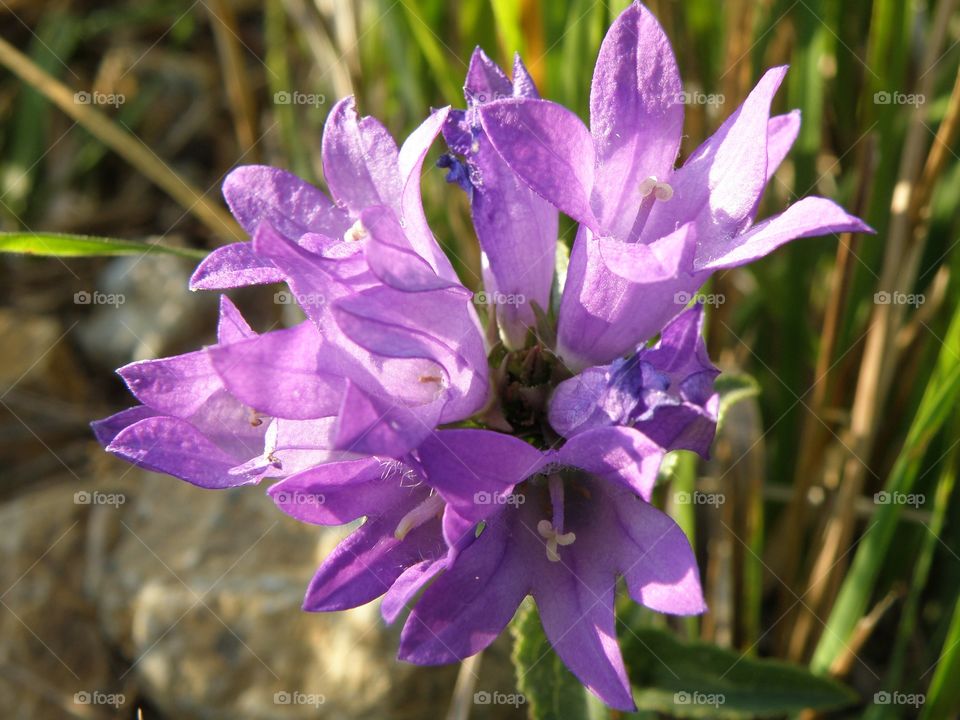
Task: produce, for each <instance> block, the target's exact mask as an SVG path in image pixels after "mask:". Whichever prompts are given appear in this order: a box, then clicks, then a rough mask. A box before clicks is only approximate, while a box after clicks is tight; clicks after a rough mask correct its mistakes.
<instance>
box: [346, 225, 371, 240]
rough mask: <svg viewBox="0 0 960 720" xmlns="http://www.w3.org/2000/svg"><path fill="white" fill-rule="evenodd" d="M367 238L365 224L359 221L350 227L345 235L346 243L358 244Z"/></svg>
mask: <svg viewBox="0 0 960 720" xmlns="http://www.w3.org/2000/svg"><path fill="white" fill-rule="evenodd" d="M366 236H367V229H366V228H365V227H364V226H363V222H362V221H360V220H357V221H356V222H355V223H354V224H353V225H351V226H350V229H349V230H347V231H346V232H345V233H344V234H343V240H344V242H357V241H358V240H363V239H364V238H365V237H366Z"/></svg>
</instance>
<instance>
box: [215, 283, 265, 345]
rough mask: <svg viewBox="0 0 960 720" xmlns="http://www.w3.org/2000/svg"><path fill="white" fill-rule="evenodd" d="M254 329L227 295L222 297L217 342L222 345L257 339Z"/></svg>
mask: <svg viewBox="0 0 960 720" xmlns="http://www.w3.org/2000/svg"><path fill="white" fill-rule="evenodd" d="M256 335H257V334H256V333H255V332H254V331H253V328H251V327H250V325H249V324H248V323H247V321H246V320H244V319H243V315H241V314H240V311H239V310H238V309H237V306H236V305H234V304H233V302H232V301H231V300H230V298H228V297H227V296H226V295H221V296H220V320H219V322H218V323H217V342H218V343H220V344H221V345H226V344H228V343H232V342H237V341H239V340H246V339H247V338H252V337H256Z"/></svg>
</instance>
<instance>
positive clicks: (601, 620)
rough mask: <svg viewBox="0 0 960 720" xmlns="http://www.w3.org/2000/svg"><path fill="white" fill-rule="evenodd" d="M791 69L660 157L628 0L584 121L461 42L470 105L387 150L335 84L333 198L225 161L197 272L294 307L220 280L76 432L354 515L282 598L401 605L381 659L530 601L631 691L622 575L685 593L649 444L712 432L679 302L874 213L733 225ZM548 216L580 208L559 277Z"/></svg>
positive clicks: (643, 23) (468, 630) (207, 285)
mask: <svg viewBox="0 0 960 720" xmlns="http://www.w3.org/2000/svg"><path fill="white" fill-rule="evenodd" d="M785 72H786V70H785V69H784V68H777V69H774V70H771V71H769V72H768V73H767V74H766V75H764V76H763V78H762V79H761V80H760V82H759V84H758V85H757V87H756V88H755V89H754V90H753V92H751V93H750V95H749V97H748V98H747V99H746V101H745V102H744V103H743V105H741V106H740V107H739V108H738V109H737V110H736V111H735V112H734V113H733V114H732V115H731V116H730V117H729V118H728V119H727V121H726V122H725V123H724V124H723V125H722V126H721V127H720V129H719V130H718V131H717V132H716V134H714V135H713V136H712V137H711V138H710V139H708V140H707V141H706V142H705V143H704V144H703V145H701V146H700V147H699V148H698V149H697V150H696V151H695V152H694V153H693V154H692V155H691V156H690V157H689V158H688V159H687V161H686V162H685V163H684V164H683V166H682V167H680V168H675V167H674V163H675V161H676V158H677V153H678V150H679V147H680V141H681V135H682V132H683V114H684V108H683V104H682V98H683V87H682V85H681V82H680V77H679V74H678V71H677V64H676V60H675V58H674V56H673V52H672V50H671V48H670V44H669V42H668V40H667V38H666V36H665V35H664V33H663V30H662V29H661V27H660V26H659V24H658V23H657V21H656V20H655V19H654V18H653V16H652V15H651V14H650V13H649V12H648V11H647V9H646V8H644V7H643V6H642V5H641V4H639V3H635V4H633V5H632V6H630V7H629V8H628V9H627V10H626V11H625V12H624V13H623V14H622V15H621V16H620V17H619V18H618V19H617V20H616V22H615V23H614V25H613V26H612V27H611V28H610V31H609V32H608V34H607V36H606V38H605V40H604V42H603V45H602V47H601V50H600V56H599V58H598V60H597V64H596V69H595V72H594V77H593V85H592V90H591V96H590V127H589V129H588V128H587V127H586V126H584V124H583V123H582V122H581V121H580V119H579V118H578V117H577V116H576V115H575V114H573V113H572V112H571V111H569V110H567V109H565V108H563V107H562V106H560V105H557V104H555V103H552V102H550V101H547V100H543V99H540V97H539V95H538V93H537V90H536V88H535V87H534V83H533V81H532V80H531V78H530V76H529V74H528V73H527V71H526V69H525V68H524V66H523V64H522V63H521V62H520V60H519V59H517V61H516V63H515V66H514V70H513V79H512V81H511V80H510V79H508V78H507V76H506V75H505V74H504V73H503V72H502V71H501V70H500V68H498V67H497V66H496V65H495V64H494V63H493V62H491V61H490V59H489V58H487V56H486V55H484V54H483V52H481V51H480V50H477V51H476V52H475V53H474V56H473V58H472V61H471V63H470V68H469V71H468V73H467V79H466V101H467V102H466V109H465V110H452V109H450V108H444V109H442V110H438V111H435V112H433V113H432V114H431V115H430V116H429V117H428V118H427V119H426V120H425V121H424V123H423V124H422V125H421V126H420V127H419V128H417V129H416V130H415V131H414V132H413V134H412V135H410V137H409V138H407V140H406V141H405V142H404V143H403V145H402V146H401V147H399V148H398V147H397V145H396V144H395V142H394V140H393V138H392V137H391V136H390V134H389V133H388V132H387V131H386V129H385V128H384V127H383V126H382V125H381V124H380V123H379V122H378V121H377V120H375V119H374V118H371V117H360V116H358V114H357V112H356V110H355V108H354V102H353V100H352V99H351V98H347V99H345V100H342V101H341V102H339V103H338V104H337V105H336V106H335V107H334V108H333V109H332V111H331V112H330V115H329V117H328V119H327V123H326V128H325V131H324V136H323V147H322V160H323V171H324V176H325V180H326V183H327V186H328V187H329V191H330V195H331V198H332V199H331V198H328V197H327V196H326V195H325V194H324V193H322V192H321V191H320V190H317V189H316V188H314V187H312V186H310V185H309V184H307V183H305V182H304V181H302V180H300V179H298V178H296V177H294V176H293V175H291V174H289V173H287V172H284V171H283V170H278V169H274V168H270V167H258V166H251V167H241V168H238V169H236V170H234V171H233V172H232V173H231V174H230V175H229V177H228V178H227V180H226V182H225V184H224V195H225V197H226V200H227V203H228V204H229V206H230V209H231V211H232V212H233V214H234V216H235V217H236V218H237V220H238V221H239V222H240V223H241V225H242V226H243V227H244V228H245V229H246V231H247V232H248V233H249V234H250V236H251V238H252V241H251V242H243V243H236V244H233V245H228V246H226V247H223V248H220V249H218V250H216V251H214V252H213V253H211V254H210V255H209V257H207V259H206V260H204V261H203V262H202V263H201V265H200V266H199V268H198V269H197V271H196V273H195V274H194V276H193V279H192V282H191V287H192V288H194V289H211V290H223V289H226V288H234V287H239V286H245V285H254V284H265V283H286V284H287V285H288V286H289V292H290V293H291V295H292V297H293V298H295V299H296V300H297V302H298V304H299V305H300V307H301V308H302V310H303V312H304V314H305V315H306V319H305V320H304V321H303V322H301V323H300V324H298V325H295V326H293V327H290V328H286V329H280V330H273V331H271V332H267V333H263V334H258V333H256V332H255V331H254V330H252V329H251V328H250V326H249V325H248V324H247V323H246V322H245V321H244V319H243V318H242V317H241V316H240V313H239V312H238V310H237V308H236V307H235V306H234V305H233V304H232V303H231V302H230V301H229V300H228V299H227V298H226V296H222V299H221V310H220V325H219V333H218V340H217V343H216V344H215V345H213V346H210V347H207V348H204V349H202V350H198V351H196V352H192V353H188V354H186V355H180V356H177V357H172V358H166V359H161V360H151V361H145V362H138V363H133V364H131V365H128V366H126V367H124V368H121V369H120V371H119V373H120V375H121V376H122V377H123V379H124V380H125V381H126V383H127V385H128V386H129V388H130V391H131V392H132V393H133V394H134V395H135V396H136V398H137V400H138V401H139V402H140V403H141V404H140V405H138V406H136V407H134V408H131V409H129V410H125V411H123V412H121V413H119V414H117V415H114V416H112V417H110V418H107V419H105V420H102V421H99V422H98V423H95V431H96V433H97V436H98V438H99V440H100V441H101V442H102V443H103V444H104V445H105V446H106V447H107V449H108V450H109V451H110V452H112V453H114V454H116V455H118V456H120V457H122V458H124V459H126V460H128V461H130V462H132V463H135V464H137V465H140V466H142V467H145V468H148V469H150V470H154V471H158V472H164V473H168V474H170V475H174V476H176V477H178V478H181V479H183V480H186V481H187V482H190V483H193V484H195V485H198V486H200V487H204V488H227V487H234V486H238V485H245V484H252V483H258V482H260V481H262V480H263V479H265V478H267V479H269V481H270V482H271V485H270V487H269V490H268V494H269V496H270V497H271V498H272V499H273V501H274V502H275V503H276V504H277V506H278V507H279V508H280V509H281V510H282V511H284V512H285V513H288V514H290V515H291V516H293V517H295V518H297V519H299V520H302V521H304V522H308V523H316V524H319V525H339V524H344V523H350V522H352V521H355V520H358V519H361V518H363V519H364V522H363V524H362V525H360V526H359V527H358V529H356V530H355V531H354V532H353V533H352V534H351V535H350V536H349V537H348V538H347V539H346V540H345V541H344V542H342V543H341V544H340V545H339V547H337V549H336V550H335V551H334V552H333V553H332V554H331V555H330V556H329V557H328V558H327V559H326V560H325V561H324V563H323V564H322V565H321V566H320V568H319V570H318V571H317V574H316V575H315V577H314V578H313V580H312V582H311V583H310V585H309V589H308V590H307V594H306V598H305V601H304V608H305V609H306V610H311V611H327V610H341V609H345V608H350V607H355V606H358V605H361V604H364V603H368V602H370V601H372V600H374V599H376V598H379V597H381V596H382V604H381V607H382V613H383V616H384V618H385V619H386V620H387V621H393V620H394V619H395V618H397V617H398V616H399V615H400V614H401V612H402V611H403V610H404V609H405V608H407V607H412V610H411V611H410V613H409V615H408V616H407V619H406V623H405V625H404V628H403V633H402V639H401V646H400V657H401V658H402V659H404V660H408V661H411V662H415V663H423V664H433V663H447V662H454V661H457V660H461V659H463V658H465V657H468V656H470V655H472V654H474V653H477V652H479V651H480V650H482V649H483V648H485V647H486V646H487V645H489V644H490V643H491V642H492V641H493V640H494V639H495V638H496V637H497V636H498V635H499V634H500V632H501V631H502V630H503V629H504V627H505V626H506V625H507V624H508V623H509V622H510V620H511V618H512V617H513V615H514V613H515V611H516V610H517V607H518V606H519V604H520V603H521V601H523V599H524V598H525V597H526V596H527V595H532V596H533V598H534V600H535V601H536V604H537V607H538V609H539V613H540V617H541V620H542V623H543V628H544V630H545V632H546V635H547V637H548V638H549V639H550V642H551V643H552V644H553V647H554V648H555V650H556V652H557V653H558V654H559V656H560V657H561V658H562V659H563V661H564V662H565V663H566V665H567V666H568V667H569V668H570V669H571V670H572V671H573V673H574V674H575V675H576V676H577V677H578V678H579V679H580V680H581V681H582V682H583V684H584V685H585V686H586V687H588V688H590V689H591V690H592V691H593V692H594V693H596V694H597V695H598V696H600V697H601V698H602V699H603V700H604V701H605V702H607V703H608V704H609V705H611V706H613V707H617V708H623V709H630V708H632V707H633V701H632V698H631V692H630V684H629V681H628V679H627V676H626V672H625V669H624V665H623V661H622V658H621V656H620V651H619V648H618V646H617V640H616V633H615V615H614V594H615V588H616V583H617V580H618V578H621V577H622V578H623V580H624V582H625V585H626V588H627V590H628V592H629V593H630V596H631V597H632V598H633V599H634V600H636V601H637V602H639V603H642V604H643V605H645V606H647V607H649V608H652V609H654V610H657V611H660V612H665V613H672V614H680V615H685V614H694V613H700V612H703V610H704V609H705V605H704V600H703V594H702V591H701V587H700V580H699V575H698V570H697V564H696V560H695V558H694V554H693V552H692V550H691V548H690V545H689V543H688V541H687V539H686V537H685V536H684V534H683V532H682V531H681V530H680V528H679V527H678V526H677V525H676V523H674V522H673V521H672V520H671V519H670V518H669V517H668V516H667V515H665V514H664V513H662V512H661V511H659V510H657V509H656V508H655V507H654V506H653V505H651V504H650V499H651V494H652V491H653V488H654V484H655V482H656V479H657V472H658V469H659V466H660V463H661V460H662V458H663V456H664V454H665V453H667V452H669V451H672V450H678V449H686V450H692V451H695V452H697V453H699V454H701V455H704V456H705V455H706V454H707V452H708V449H709V447H710V444H711V441H712V438H713V435H714V431H715V427H716V419H717V404H718V403H717V396H716V394H715V393H714V391H713V381H714V378H715V377H716V375H717V370H716V369H715V368H714V367H713V366H712V364H711V363H710V361H709V358H708V357H707V354H706V349H705V347H704V344H703V340H702V332H701V330H702V328H701V326H702V308H701V307H700V306H699V305H695V306H694V307H693V308H690V309H684V307H683V306H682V305H679V304H678V303H677V301H676V298H677V296H678V295H682V296H684V297H687V296H689V294H690V293H693V292H695V291H696V290H697V289H698V288H699V287H700V286H701V285H702V284H703V283H704V281H705V280H706V279H707V278H708V277H709V276H710V275H711V273H713V272H714V271H715V270H720V269H724V268H731V267H736V266H739V265H743V264H745V263H748V262H751V261H752V260H754V259H756V258H759V257H761V256H763V255H766V254H767V253H769V252H770V251H772V250H773V249H775V248H777V247H778V246H780V245H782V244H784V243H786V242H787V241H789V240H792V239H794V238H799V237H806V236H814V235H823V234H826V233H834V232H840V231H867V230H869V228H867V227H866V226H865V225H864V224H863V223H862V222H861V221H860V220H858V219H856V218H854V217H852V216H850V215H848V214H847V213H845V212H844V211H843V210H842V209H841V208H840V207H838V206H837V205H835V204H834V203H832V202H831V201H829V200H826V199H823V198H806V199H804V200H801V201H799V202H797V203H796V204H794V205H792V206H791V207H790V208H788V209H787V210H786V211H785V212H783V213H782V214H780V215H776V216H774V217H772V218H770V219H767V220H765V221H763V222H760V223H755V214H756V211H757V207H758V204H759V200H760V196H761V194H762V192H763V190H764V187H765V186H766V184H767V183H768V181H769V180H770V178H771V176H772V174H773V173H774V171H775V170H776V169H777V167H778V165H779V164H780V162H781V161H782V160H783V158H784V156H785V155H786V153H787V151H788V149H789V148H790V146H791V144H792V143H793V141H794V139H795V138H796V135H797V132H798V129H799V121H800V120H799V115H798V114H797V113H795V112H794V113H790V114H787V115H782V116H774V117H771V116H770V104H771V101H772V98H773V95H774V93H775V92H776V90H777V87H778V86H779V85H780V83H781V81H782V80H783V77H784V74H785ZM441 133H442V134H443V136H444V138H445V140H446V143H447V145H448V147H449V150H450V153H449V154H447V155H444V156H443V157H442V158H441V161H440V165H441V166H444V167H447V168H448V169H449V179H450V180H451V181H455V182H457V183H458V184H459V185H460V186H461V187H462V188H464V189H465V190H466V191H467V193H468V194H469V198H470V205H471V210H472V215H473V223H474V227H475V229H476V234H477V237H478V240H479V243H480V247H481V249H482V259H483V273H484V284H485V288H486V292H487V294H488V296H490V297H493V298H495V299H499V298H514V299H516V300H517V302H495V303H494V304H493V305H491V306H490V309H491V314H492V315H493V318H494V319H495V320H496V322H497V326H498V328H499V333H500V338H501V340H500V342H499V343H497V345H496V346H495V347H490V346H489V342H488V340H487V339H486V334H485V333H484V331H483V328H482V326H481V322H480V319H479V317H478V315H477V310H476V308H477V305H476V304H475V303H474V301H473V300H474V298H473V295H472V293H471V292H470V291H468V290H467V289H466V288H464V287H463V285H462V284H461V283H460V282H459V280H458V278H457V275H456V273H455V272H454V269H453V267H452V265H451V263H450V261H449V260H448V259H447V257H446V255H445V254H444V252H443V251H442V249H441V247H440V246H439V245H438V243H437V241H436V239H435V238H434V236H433V234H432V232H431V230H430V227H429V226H428V224H427V221H426V217H425V215H424V211H423V207H422V202H421V196H420V178H421V174H422V172H423V163H424V158H425V157H426V155H427V152H428V150H429V148H430V146H431V145H432V144H433V142H434V141H435V139H436V138H437V136H438V135H440V134H441ZM559 212H563V213H565V214H567V215H569V216H570V217H572V218H573V219H575V220H576V221H577V222H578V223H579V230H578V233H577V236H576V239H575V241H574V243H573V248H572V254H571V258H570V263H569V268H568V270H567V273H566V278H565V283H562V288H560V287H559V286H560V284H561V283H559V282H558V280H557V278H556V272H555V266H556V262H555V255H556V248H557V232H558V230H557V228H558V213H559ZM560 293H562V294H560ZM552 296H553V297H557V298H558V308H559V309H558V312H557V313H556V316H557V322H556V327H555V328H549V327H547V328H546V330H545V325H547V324H549V322H550V318H552V317H553V316H554V314H553V313H551V312H550V311H549V309H550V307H551V297H552ZM555 307H556V305H555ZM550 336H555V337H556V342H555V343H551V342H549V340H548V339H547V338H548V337H550ZM658 336H659V338H658V340H657V342H656V344H653V345H651V344H650V343H649V341H650V340H652V339H654V338H657V337H658Z"/></svg>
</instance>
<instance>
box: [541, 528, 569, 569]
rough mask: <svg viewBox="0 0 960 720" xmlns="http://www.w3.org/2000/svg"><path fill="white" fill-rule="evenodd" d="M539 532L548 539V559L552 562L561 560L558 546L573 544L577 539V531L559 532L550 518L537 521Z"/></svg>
mask: <svg viewBox="0 0 960 720" xmlns="http://www.w3.org/2000/svg"><path fill="white" fill-rule="evenodd" d="M537 532H538V533H540V535H541V536H543V538H544V539H545V540H546V541H547V560H549V561H550V562H560V554H559V553H558V552H557V547H558V546H563V545H572V544H573V541H574V540H576V539H577V536H576V534H575V533H572V532H568V533H558V532H557V529H556V528H555V527H554V526H553V523H551V522H550V521H549V520H541V521H540V522H538V523H537Z"/></svg>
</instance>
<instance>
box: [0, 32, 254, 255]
mask: <svg viewBox="0 0 960 720" xmlns="http://www.w3.org/2000/svg"><path fill="white" fill-rule="evenodd" d="M0 65H3V66H4V67H6V68H7V69H9V70H10V71H11V72H13V73H14V74H15V75H17V76H18V77H19V78H20V79H21V80H23V82H25V83H26V84H27V85H29V86H30V87H32V88H33V89H35V90H36V91H37V92H39V93H40V94H41V95H43V96H44V97H46V98H47V99H48V100H49V101H50V102H52V103H53V104H54V105H56V106H57V107H59V108H60V109H61V110H62V111H63V112H65V113H66V114H67V115H69V116H70V117H71V118H73V119H74V120H76V121H77V122H78V123H79V124H80V125H82V126H83V127H84V128H85V129H86V130H87V131H88V132H89V133H90V134H91V135H93V136H94V137H96V138H97V139H98V140H100V141H101V142H102V143H104V144H105V145H107V146H108V147H110V149H112V150H113V151H114V152H116V153H117V154H118V155H120V156H121V157H122V158H123V159H124V160H126V161H127V162H129V163H130V164H131V165H133V166H134V167H135V168H136V169H137V170H139V171H140V172H141V173H143V174H144V175H145V176H146V177H147V178H149V179H150V180H152V181H153V182H154V183H156V184H157V186H159V187H160V188H161V189H162V190H164V191H165V192H166V193H167V194H168V195H170V197H172V198H173V199H174V200H176V201H177V202H178V203H180V205H181V206H183V208H184V209H185V210H186V211H187V212H189V213H191V214H193V215H194V216H196V218H197V219H198V220H200V221H201V222H202V223H204V224H205V225H206V226H207V227H208V228H210V230H211V231H212V232H213V233H214V234H216V235H218V236H220V237H226V238H230V239H233V240H243V239H245V235H244V233H243V230H242V229H241V228H240V226H239V225H238V224H237V222H236V221H235V220H234V219H233V218H232V217H231V216H230V213H228V212H227V211H226V209H224V208H223V207H221V206H220V205H217V204H216V203H214V202H212V201H211V200H209V199H208V198H207V197H206V195H205V194H204V193H203V192H201V191H200V189H199V188H197V187H195V186H194V185H192V184H191V183H189V182H187V181H186V180H185V179H183V178H182V177H180V176H179V175H178V174H177V173H175V172H174V171H173V170H171V169H170V167H169V166H168V165H167V164H166V163H164V162H163V161H162V160H160V158H158V157H157V156H156V154H154V153H153V152H152V151H151V150H150V149H149V148H148V147H147V146H146V145H145V144H144V143H143V141H141V140H140V139H138V138H137V137H135V136H134V135H132V134H130V133H128V132H126V131H124V130H121V129H120V128H119V127H117V126H116V125H115V124H114V123H113V122H111V121H110V119H109V118H108V117H107V116H106V115H104V114H103V113H102V112H100V111H99V110H96V109H95V108H94V107H93V106H92V105H85V104H81V103H78V102H76V101H75V99H74V93H73V92H72V91H71V90H70V88H68V87H67V86H66V85H64V84H63V83H62V82H60V81H59V80H57V79H56V78H55V77H53V76H52V75H51V74H50V73H48V72H46V71H45V70H44V69H43V68H41V67H39V66H37V64H36V63H35V62H33V61H32V60H31V59H30V58H28V57H27V56H26V55H24V54H23V53H22V52H20V51H19V50H17V49H16V48H15V47H14V46H13V45H11V44H10V43H9V42H7V41H6V40H5V39H3V38H0Z"/></svg>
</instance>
